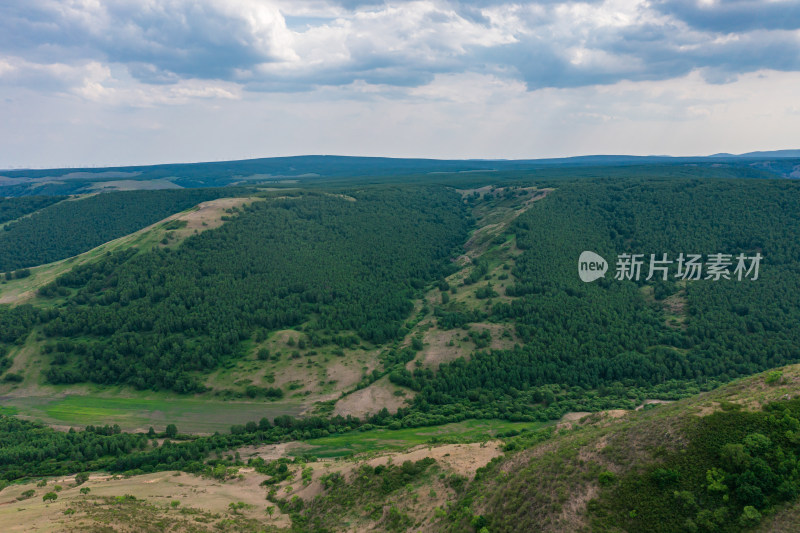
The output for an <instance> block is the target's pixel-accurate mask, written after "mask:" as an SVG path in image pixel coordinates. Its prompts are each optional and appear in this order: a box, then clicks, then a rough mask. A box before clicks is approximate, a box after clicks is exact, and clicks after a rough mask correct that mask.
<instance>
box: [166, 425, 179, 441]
mask: <svg viewBox="0 0 800 533" xmlns="http://www.w3.org/2000/svg"><path fill="white" fill-rule="evenodd" d="M164 433H165V434H166V435H167V437H168V438H170V439H174V438H175V437H176V436H177V435H178V427H177V426H176V425H175V424H169V425H167V429H166V430H165V431H164Z"/></svg>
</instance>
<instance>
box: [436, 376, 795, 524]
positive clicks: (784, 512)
mask: <svg viewBox="0 0 800 533" xmlns="http://www.w3.org/2000/svg"><path fill="white" fill-rule="evenodd" d="M780 370H782V372H783V379H782V381H781V382H780V383H773V384H767V383H766V382H765V378H766V376H767V375H768V374H769V372H765V373H763V374H757V375H755V376H751V377H748V378H744V379H740V380H737V381H734V382H732V383H730V384H728V385H725V386H722V387H720V388H719V389H716V390H714V391H711V392H707V393H703V394H700V395H697V396H693V397H690V398H686V399H684V400H681V401H678V402H675V403H671V404H665V405H658V406H654V407H653V408H652V409H646V410H640V411H629V412H625V411H612V412H609V413H595V414H592V415H586V416H584V417H582V418H581V419H580V420H579V421H577V422H570V423H564V424H562V426H561V427H562V429H561V431H560V432H559V434H558V435H557V436H556V437H555V438H553V439H550V440H547V441H545V442H543V443H541V444H538V445H535V446H533V447H530V448H527V449H524V450H522V451H517V452H511V453H509V454H507V455H506V456H505V457H504V458H503V460H502V461H500V462H498V463H496V464H494V465H492V466H491V467H490V468H489V469H488V470H487V472H486V474H485V475H483V476H482V478H481V479H479V480H478V481H476V483H475V485H473V487H472V495H471V497H469V498H468V499H467V500H462V502H461V503H462V505H464V504H465V503H466V504H467V505H466V507H465V508H464V509H462V512H461V514H460V516H459V518H460V519H459V520H457V521H456V522H455V523H452V524H450V525H449V526H448V527H449V528H450V530H451V531H461V530H462V529H459V528H463V527H464V525H465V524H466V523H467V521H468V520H469V517H471V516H473V515H491V516H493V517H495V520H494V521H493V522H492V526H493V527H491V528H490V530H491V531H493V532H495V531H590V530H591V526H590V524H591V520H592V515H591V513H590V512H589V511H588V510H587V505H589V504H590V502H591V501H592V500H593V499H595V498H598V497H599V496H601V495H602V487H601V485H600V483H599V481H598V476H599V474H600V473H601V472H603V471H609V472H612V473H613V474H614V475H615V476H616V477H617V478H619V477H621V476H624V475H625V474H626V473H628V472H631V471H637V472H638V471H641V469H642V468H643V467H644V466H645V465H651V464H654V463H658V462H659V461H661V458H662V457H664V456H665V455H666V454H667V453H670V452H673V451H676V450H680V449H682V448H683V447H684V446H685V445H686V443H687V436H686V430H687V428H688V427H689V425H690V424H691V422H692V420H694V419H696V417H700V416H707V415H709V414H711V413H714V412H716V411H719V410H720V409H721V408H722V407H721V406H723V405H725V404H726V403H727V402H729V403H733V404H738V405H741V406H742V407H743V408H744V409H746V410H758V409H760V408H761V407H762V406H763V405H764V404H766V403H768V402H771V401H777V400H782V399H789V398H794V397H798V396H800V365H791V366H788V367H784V368H782V369H780ZM470 503H471V506H470V505H469V504H470ZM798 505H800V504H798ZM589 507H591V506H590V505H589ZM467 508H468V511H467V510H466V509H467ZM798 508H800V507H798V506H792V505H789V506H787V507H786V508H783V509H781V510H779V511H778V512H776V513H775V515H773V516H772V517H769V520H768V521H767V522H766V523H765V524H762V526H764V527H766V526H767V525H768V524H770V523H773V522H774V523H775V524H776V527H777V526H778V525H779V526H780V527H781V528H783V530H786V531H797V528H798V527H800V519H799V518H798V517H800V512H798ZM455 515H459V513H458V512H456V513H455ZM623 530H624V529H620V531H623ZM766 530H768V529H765V531H766Z"/></svg>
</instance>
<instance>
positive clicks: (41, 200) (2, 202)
mask: <svg viewBox="0 0 800 533" xmlns="http://www.w3.org/2000/svg"><path fill="white" fill-rule="evenodd" d="M64 198H65V197H63V196H25V197H23V198H0V224H3V223H4V222H8V221H9V220H15V219H17V218H19V217H21V216H24V215H27V214H28V213H33V212H34V211H37V210H39V209H43V208H45V207H47V206H48V205H52V204H55V203H57V202H60V201H61V200H63V199H64Z"/></svg>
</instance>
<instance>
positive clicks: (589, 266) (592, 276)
mask: <svg viewBox="0 0 800 533" xmlns="http://www.w3.org/2000/svg"><path fill="white" fill-rule="evenodd" d="M607 271H608V263H606V260H605V259H603V258H602V257H600V256H599V255H597V254H596V253H594V252H583V253H582V254H581V256H580V257H579V258H578V275H579V276H580V277H581V280H582V281H585V282H586V283H590V282H592V281H594V280H596V279H600V278H602V277H603V276H605V275H606V272H607Z"/></svg>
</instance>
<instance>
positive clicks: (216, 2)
mask: <svg viewBox="0 0 800 533" xmlns="http://www.w3.org/2000/svg"><path fill="white" fill-rule="evenodd" d="M798 28H800V1H795V0H786V1H782V2H767V1H764V2H755V1H749V0H731V1H718V2H713V3H698V2H695V1H690V0H659V1H656V2H654V3H652V4H648V3H640V4H637V3H635V2H631V3H630V4H629V5H622V6H620V5H618V4H614V3H609V4H604V3H603V1H602V0H592V1H590V2H572V1H561V0H542V1H537V2H517V3H511V2H507V1H505V0H461V1H457V0H430V1H428V2H383V1H372V0H331V2H330V3H328V4H325V3H324V2H323V1H321V0H317V1H316V2H312V1H311V0H309V1H308V2H306V3H304V2H303V1H302V0H298V1H296V2H283V3H280V2H279V3H277V4H275V5H271V4H266V3H264V2H259V1H258V0H238V1H237V2H232V1H228V2H226V1H223V0H163V1H154V0H109V1H107V2H100V3H91V2H86V3H81V2H71V3H65V2H58V1H55V0H5V1H4V2H3V3H2V4H0V60H1V59H2V58H3V57H7V58H12V59H13V62H11V63H9V65H11V66H12V67H13V68H11V67H9V68H6V69H5V71H4V70H3V69H0V82H4V83H6V84H8V83H15V82H18V83H26V84H28V85H36V84H37V83H40V85H41V87H42V88H43V90H47V88H48V87H49V86H51V85H53V86H55V85H58V83H55V82H52V83H50V84H49V85H48V83H45V82H44V81H41V80H44V79H50V78H57V77H58V76H59V75H63V76H64V77H65V79H66V81H63V83H65V84H68V83H71V81H70V80H77V79H82V78H81V77H80V76H78V75H76V74H74V72H72V73H70V72H71V71H70V70H69V69H68V68H66V69H63V68H62V69H58V68H50V67H48V65H50V66H52V65H54V64H63V65H67V66H80V65H86V64H87V63H93V62H96V63H99V64H103V65H116V68H123V69H125V70H126V71H127V73H128V74H129V75H130V76H131V77H133V78H135V79H136V80H138V81H139V82H142V83H145V84H152V85H169V84H177V83H180V82H181V81H183V80H187V79H199V80H221V81H226V82H234V83H237V84H239V85H240V86H243V87H244V88H246V89H249V90H253V91H265V90H269V91H286V92H294V91H300V90H308V89H312V88H314V87H317V86H339V85H348V84H351V83H353V82H366V83H369V84H376V85H386V86H395V87H401V88H402V87H414V86H419V85H424V84H427V83H429V82H430V81H431V80H432V79H434V78H435V76H436V75H438V74H449V73H461V72H473V73H496V72H504V73H506V74H505V75H510V76H516V77H517V78H518V79H520V80H522V81H524V82H525V83H526V84H527V86H528V88H530V89H532V90H535V89H540V88H544V87H579V86H587V85H597V84H611V83H615V82H618V81H620V80H660V79H670V78H675V77H679V76H683V75H685V74H687V73H689V72H691V71H694V70H698V69H701V70H702V71H703V72H704V75H705V76H706V78H707V79H708V80H709V81H713V82H715V83H723V82H727V81H730V80H733V79H736V77H737V76H738V75H739V74H741V73H745V72H753V71H757V70H760V69H774V70H782V71H796V70H800V38H798V34H797V32H796V31H795V30H797V29H798ZM37 65H38V66H37ZM26 71H27V73H26ZM3 72H5V74H4V73H3ZM60 73H61V74H60ZM70 76H71V77H70ZM37 80H40V81H37Z"/></svg>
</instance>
